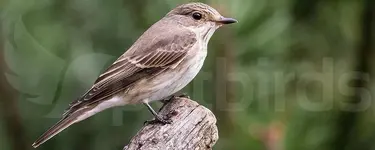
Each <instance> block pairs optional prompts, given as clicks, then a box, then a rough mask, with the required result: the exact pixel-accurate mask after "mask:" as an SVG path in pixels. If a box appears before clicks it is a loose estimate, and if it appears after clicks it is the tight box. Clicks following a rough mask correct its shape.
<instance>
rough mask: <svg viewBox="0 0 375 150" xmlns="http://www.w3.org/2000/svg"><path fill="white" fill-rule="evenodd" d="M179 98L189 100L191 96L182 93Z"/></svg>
mask: <svg viewBox="0 0 375 150" xmlns="http://www.w3.org/2000/svg"><path fill="white" fill-rule="evenodd" d="M178 97H182V98H188V99H190V96H189V95H188V94H187V93H182V94H181V95H179V96H178Z"/></svg>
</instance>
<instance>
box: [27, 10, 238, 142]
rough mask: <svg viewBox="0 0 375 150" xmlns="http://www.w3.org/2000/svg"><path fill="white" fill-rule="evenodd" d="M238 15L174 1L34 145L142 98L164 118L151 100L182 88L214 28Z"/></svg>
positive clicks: (195, 70) (199, 64)
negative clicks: (104, 112) (152, 104)
mask: <svg viewBox="0 0 375 150" xmlns="http://www.w3.org/2000/svg"><path fill="white" fill-rule="evenodd" d="M236 22H237V20H235V19H232V18H225V17H223V16H221V15H220V14H219V12H217V11H216V10H215V9H214V8H212V7H210V6H208V5H206V4H203V3H189V4H184V5H181V6H178V7H177V8H175V9H173V10H172V11H170V12H169V13H168V14H167V15H166V16H165V17H164V18H162V19H161V20H160V21H158V22H156V23H155V24H154V25H152V26H151V27H150V28H149V29H148V30H147V31H146V32H145V33H143V35H142V36H141V37H140V38H139V39H138V40H137V41H136V42H135V43H134V44H133V46H131V47H130V48H129V49H128V50H127V51H126V52H125V53H124V54H123V55H122V56H120V57H119V58H118V59H117V60H116V61H115V62H114V63H113V64H112V65H111V66H110V67H109V68H108V69H107V70H106V71H105V72H104V73H103V74H101V75H100V76H99V78H98V79H97V80H96V81H95V83H94V85H93V86H92V87H91V88H90V89H89V90H88V91H87V92H86V93H85V94H84V95H83V96H81V97H80V98H78V100H76V101H74V102H72V103H71V104H70V105H69V108H68V109H67V110H66V112H65V113H64V114H63V117H62V119H61V120H60V121H59V122H57V123H56V124H55V125H54V126H52V127H51V128H50V129H48V131H46V132H45V133H44V134H43V135H42V136H41V137H40V138H39V139H37V140H36V141H35V143H34V144H33V147H38V146H39V145H40V144H42V143H44V142H45V141H47V140H48V139H50V138H52V137H53V136H55V135H56V134H58V133H59V132H61V131H62V130H64V129H66V128H67V127H69V126H70V125H72V124H74V123H77V122H80V121H82V120H84V119H86V118H88V117H90V116H92V115H94V114H96V113H98V112H101V111H103V110H105V109H108V108H111V107H115V106H124V105H127V104H139V103H143V104H144V105H146V106H147V108H148V109H149V110H150V111H151V113H152V114H153V115H154V116H155V120H158V121H160V122H162V123H168V120H165V119H164V118H162V117H160V116H159V115H158V114H157V113H156V112H155V111H154V110H153V109H152V108H151V106H150V105H149V102H152V101H155V100H162V99H165V98H167V97H169V96H171V95H173V94H174V93H176V92H178V91H179V90H181V89H182V88H184V87H185V86H186V85H187V84H188V83H189V82H190V81H191V80H193V78H194V77H195V76H196V75H197V74H198V72H199V70H200V69H201V68H202V65H203V63H204V60H205V58H206V55H207V44H208V41H209V39H210V38H211V36H212V35H213V33H214V32H215V30H216V29H218V28H219V27H221V26H222V25H224V24H231V23H236Z"/></svg>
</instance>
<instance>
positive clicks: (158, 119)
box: [143, 102, 172, 125]
mask: <svg viewBox="0 0 375 150" xmlns="http://www.w3.org/2000/svg"><path fill="white" fill-rule="evenodd" d="M143 104H144V105H145V106H146V107H147V109H148V110H149V111H150V112H151V113H152V115H154V117H155V119H154V120H147V121H145V124H154V123H162V124H163V125H165V124H171V123H172V120H170V119H169V118H168V119H164V118H163V116H161V115H159V114H158V113H156V111H155V110H154V109H152V107H151V106H150V104H148V103H147V102H144V103H143Z"/></svg>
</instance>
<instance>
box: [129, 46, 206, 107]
mask: <svg viewBox="0 0 375 150" xmlns="http://www.w3.org/2000/svg"><path fill="white" fill-rule="evenodd" d="M205 57H206V52H201V53H200V54H198V55H195V56H193V57H192V58H191V59H185V61H182V62H181V63H180V64H179V65H178V66H177V67H176V68H174V69H168V70H167V71H166V72H165V73H162V74H159V75H158V76H156V77H155V78H152V79H150V80H149V81H147V82H144V83H145V84H147V87H149V88H148V89H145V90H142V91H138V92H142V93H144V94H140V95H144V97H138V98H136V99H138V100H139V99H142V100H143V101H155V100H162V99H165V98H167V97H168V96H170V95H172V94H174V93H176V92H178V91H180V90H181V89H182V88H184V87H185V86H186V85H187V84H189V83H190V82H191V81H192V80H193V79H194V78H195V76H196V75H197V74H198V73H199V71H200V70H201V68H202V66H203V63H204V60H205ZM146 93H147V94H146ZM138 100H137V101H138Z"/></svg>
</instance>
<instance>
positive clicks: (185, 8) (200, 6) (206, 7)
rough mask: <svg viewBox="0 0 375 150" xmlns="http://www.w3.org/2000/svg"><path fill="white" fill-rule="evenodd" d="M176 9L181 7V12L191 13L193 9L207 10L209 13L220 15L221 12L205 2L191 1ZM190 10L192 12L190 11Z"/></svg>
mask: <svg viewBox="0 0 375 150" xmlns="http://www.w3.org/2000/svg"><path fill="white" fill-rule="evenodd" d="M176 9H179V11H181V13H190V12H191V11H205V12H207V13H210V14H212V15H220V13H219V12H218V11H217V10H216V9H214V8H212V7H211V6H209V5H207V4H203V3H189V4H184V5H181V6H179V7H177V8H176ZM189 11H190V12H189Z"/></svg>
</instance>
